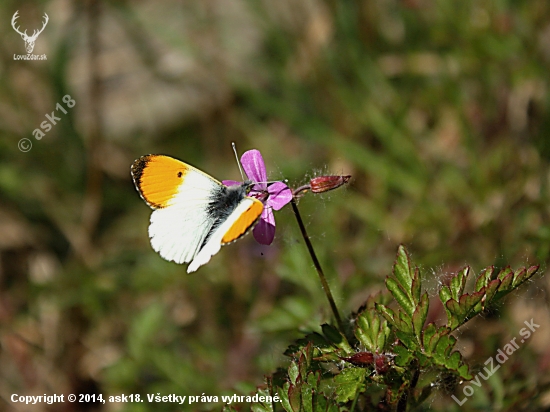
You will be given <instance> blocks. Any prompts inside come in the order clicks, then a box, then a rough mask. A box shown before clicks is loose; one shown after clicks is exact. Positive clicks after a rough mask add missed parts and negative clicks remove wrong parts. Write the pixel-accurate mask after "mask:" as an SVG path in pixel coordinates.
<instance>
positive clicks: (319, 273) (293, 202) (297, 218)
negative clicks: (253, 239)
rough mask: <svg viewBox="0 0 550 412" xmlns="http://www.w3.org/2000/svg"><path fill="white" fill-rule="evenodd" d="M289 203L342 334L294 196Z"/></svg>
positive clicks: (340, 322) (332, 300) (337, 314)
mask: <svg viewBox="0 0 550 412" xmlns="http://www.w3.org/2000/svg"><path fill="white" fill-rule="evenodd" d="M290 203H291V204H292V210H293V211H294V216H296V220H297V221H298V226H300V231H301V232H302V236H303V238H304V241H305V242H306V246H307V250H308V251H309V255H310V256H311V260H313V265H314V266H315V269H316V270H317V274H318V275H319V279H320V280H321V285H322V286H323V290H324V291H325V295H326V296H327V299H328V303H329V304H330V308H331V309H332V313H333V314H334V317H335V318H336V323H337V324H338V329H339V330H340V333H342V335H344V325H343V323H342V319H341V318H340V313H339V312H338V308H337V307H336V303H335V302H334V298H333V297H332V292H331V291H330V287H329V286H328V282H327V279H326V278H325V274H324V273H323V269H322V268H321V264H320V263H319V260H318V259H317V255H316V254H315V250H314V249H313V245H312V244H311V240H310V239H309V236H308V234H307V231H306V227H305V226H304V222H303V221H302V217H301V216H300V212H299V211H298V205H297V204H296V201H295V200H294V198H292V200H291V201H290Z"/></svg>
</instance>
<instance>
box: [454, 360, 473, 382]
mask: <svg viewBox="0 0 550 412" xmlns="http://www.w3.org/2000/svg"><path fill="white" fill-rule="evenodd" d="M457 372H458V374H459V375H460V377H461V378H462V379H465V380H467V381H469V380H471V379H473V378H474V377H473V376H472V375H471V374H470V368H469V367H468V365H466V364H463V365H460V367H459V368H458V369H457Z"/></svg>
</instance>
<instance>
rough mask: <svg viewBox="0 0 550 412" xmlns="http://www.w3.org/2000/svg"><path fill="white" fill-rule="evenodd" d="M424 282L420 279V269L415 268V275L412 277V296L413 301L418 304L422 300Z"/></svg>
mask: <svg viewBox="0 0 550 412" xmlns="http://www.w3.org/2000/svg"><path fill="white" fill-rule="evenodd" d="M421 286H422V282H421V281H420V270H419V269H418V268H414V276H413V279H412V286H411V297H412V300H413V303H415V304H418V303H419V302H420V294H421V293H422V287H421Z"/></svg>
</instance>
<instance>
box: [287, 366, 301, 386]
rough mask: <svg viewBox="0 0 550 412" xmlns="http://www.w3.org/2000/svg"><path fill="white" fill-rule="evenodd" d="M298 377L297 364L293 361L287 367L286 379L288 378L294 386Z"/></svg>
mask: <svg viewBox="0 0 550 412" xmlns="http://www.w3.org/2000/svg"><path fill="white" fill-rule="evenodd" d="M299 375H300V369H299V367H298V364H297V363H296V362H294V361H292V362H290V365H289V367H288V377H289V378H290V382H291V383H292V384H293V385H296V380H297V379H298V376H299Z"/></svg>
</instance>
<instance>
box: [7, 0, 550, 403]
mask: <svg viewBox="0 0 550 412" xmlns="http://www.w3.org/2000/svg"><path fill="white" fill-rule="evenodd" d="M16 10H19V16H20V17H19V19H18V24H19V25H20V26H21V30H24V29H25V28H27V29H28V31H27V32H28V33H31V32H32V31H33V30H34V29H36V28H39V27H41V24H42V21H43V14H44V13H47V14H48V16H49V22H48V24H47V26H46V27H45V29H44V31H43V32H42V33H41V34H40V35H39V36H38V38H37V40H36V46H35V49H34V52H33V53H35V54H38V55H41V54H46V56H47V60H42V61H24V60H15V59H14V55H20V54H26V52H25V48H24V43H23V41H22V39H21V37H20V36H19V35H18V34H17V33H16V32H15V31H14V30H13V28H12V27H11V26H10V21H11V19H12V16H13V14H14V13H15V12H16ZM0 21H1V22H2V24H0V73H1V76H0V148H1V150H0V159H1V160H0V193H1V195H0V196H1V197H0V257H1V260H0V410H2V411H33V412H34V411H153V410H154V411H180V410H219V409H220V408H221V405H220V404H217V405H212V404H205V403H201V404H195V405H192V406H191V407H190V406H188V405H187V406H184V407H180V406H178V405H175V404H166V403H164V404H162V403H161V404H151V403H148V402H144V403H140V404H121V403H119V404H117V403H109V402H108V403H107V404H105V405H98V404H83V403H80V404H68V403H65V404H57V405H46V404H39V405H33V406H25V405H21V404H14V403H12V402H11V401H10V396H11V394H14V393H17V394H22V395H43V394H53V393H58V394H61V393H64V394H69V393H85V394H99V393H101V394H103V396H104V397H105V398H107V397H108V396H110V395H117V394H121V393H125V394H132V393H133V394H141V396H142V398H143V397H145V396H146V394H153V393H154V394H156V393H160V394H161V395H168V394H171V393H174V394H178V395H201V394H203V393H204V394H206V395H217V396H221V395H223V394H234V393H237V394H249V393H250V392H251V391H253V390H254V388H255V387H256V386H257V385H260V384H262V383H263V379H264V378H263V377H264V375H267V374H270V373H272V372H273V371H275V369H276V368H277V367H279V366H284V365H285V362H286V359H285V357H284V356H283V355H282V353H283V351H284V350H285V348H286V347H287V346H288V345H289V344H290V343H292V342H293V340H294V339H296V338H298V337H300V336H303V334H304V333H305V332H307V331H311V330H319V328H320V325H321V324H322V323H324V322H329V321H330V320H331V318H330V311H329V308H328V304H327V302H326V298H325V296H324V294H323V292H322V290H321V287H320V284H319V282H318V280H317V277H316V274H315V271H314V269H313V266H312V264H311V261H310V258H309V255H308V254H307V252H306V249H305V246H304V244H303V241H302V239H301V238H300V234H299V231H298V228H297V224H296V221H295V219H294V218H293V214H292V211H291V209H290V208H288V207H287V208H285V209H283V210H281V211H280V212H278V213H277V214H276V219H277V235H276V239H275V242H274V243H273V245H272V246H271V247H269V248H261V247H259V246H258V245H257V244H255V242H254V239H253V238H252V236H248V237H247V238H246V239H243V240H241V241H239V242H237V243H236V244H233V245H230V246H227V247H224V248H222V250H221V251H220V253H219V254H218V255H216V256H215V257H214V258H213V259H212V260H211V262H210V263H209V264H208V265H206V266H204V267H202V268H200V270H199V271H198V272H197V273H195V274H193V275H187V274H186V270H185V266H180V265H176V264H174V263H169V262H165V261H164V260H162V259H161V258H160V257H159V256H158V255H157V254H156V253H155V252H154V251H153V250H152V249H151V247H150V245H149V240H148V236H147V226H148V219H149V215H150V210H149V208H148V207H147V206H146V205H145V204H144V203H143V201H142V200H141V199H140V197H139V196H138V194H137V192H136V191H135V189H134V186H133V183H132V181H131V177H130V165H131V163H132V162H133V160H134V159H136V158H137V157H139V156H141V155H143V154H148V153H163V154H169V155H171V156H174V157H177V158H180V159H182V160H184V161H186V162H188V163H191V164H192V165H194V166H196V167H199V168H201V169H202V170H205V171H207V172H208V173H209V174H211V175H213V176H215V177H216V178H218V179H220V180H221V179H239V173H238V168H237V165H236V162H235V159H234V156H233V153H232V151H231V142H233V141H234V142H236V144H237V149H238V151H239V152H240V153H242V152H244V151H246V150H249V149H252V148H256V149H258V150H260V151H261V152H262V154H263V156H264V159H265V161H266V166H267V169H268V174H269V177H270V178H271V179H288V182H289V185H290V186H292V187H297V186H299V185H302V184H304V183H307V182H308V179H309V178H311V177H313V176H317V175H321V174H327V173H335V174H341V173H343V174H351V175H352V176H353V180H352V181H351V183H350V185H349V186H348V187H347V188H346V189H339V190H337V191H334V192H330V193H328V194H326V195H311V194H310V195H307V196H305V197H304V198H303V199H301V201H300V205H299V207H300V210H301V212H302V214H303V216H304V218H305V221H306V224H307V227H308V230H309V233H310V235H311V238H312V242H313V244H314V246H315V248H316V251H317V253H318V255H319V258H320V260H321V263H322V265H323V267H324V269H325V271H326V273H327V276H328V277H329V282H330V284H331V286H332V288H333V293H334V294H335V297H336V300H337V304H338V305H339V308H340V310H341V312H342V313H343V315H344V316H347V315H348V314H349V313H350V312H351V311H354V310H357V309H358V307H359V306H360V305H361V304H362V303H364V301H365V299H366V297H367V296H368V295H369V294H371V293H374V292H376V291H378V290H380V289H381V288H383V280H384V277H385V276H386V275H387V274H388V273H390V271H391V266H392V262H393V259H394V256H395V252H396V250H397V246H398V245H399V244H400V243H403V244H405V245H406V246H407V248H408V249H409V250H410V251H411V253H412V257H413V260H414V262H415V263H416V264H418V265H419V266H420V267H421V270H422V273H423V277H424V284H425V286H426V288H427V290H429V291H430V294H431V295H432V296H433V297H434V299H435V297H436V292H437V286H438V285H439V284H441V283H444V282H446V281H448V278H449V276H450V274H452V273H456V271H457V270H458V269H460V268H461V267H463V266H464V265H471V266H472V268H473V270H474V271H475V272H479V271H480V270H481V269H482V268H484V267H486V266H489V265H495V266H496V267H498V268H501V267H503V266H506V265H508V264H509V265H512V267H514V268H517V267H521V266H526V265H533V264H540V265H541V269H540V272H539V275H537V276H535V278H534V280H532V281H530V282H529V283H528V284H527V285H524V286H523V287H521V288H520V290H519V291H517V292H515V293H513V294H512V296H509V297H508V298H507V299H506V300H505V302H504V303H503V304H502V306H501V307H499V308H497V310H495V311H494V312H493V313H491V314H489V315H486V316H484V317H483V318H481V319H479V320H474V321H472V322H470V323H469V324H468V325H466V326H465V327H463V328H461V329H460V331H459V332H458V338H459V341H458V345H457V348H458V349H459V350H460V351H461V352H462V353H463V354H464V356H465V358H466V360H467V362H468V363H469V364H470V365H472V366H474V370H475V365H482V364H483V362H484V361H485V360H486V359H487V358H488V357H489V356H494V355H495V354H496V352H497V349H498V348H501V347H502V346H504V344H506V343H507V342H508V341H509V340H510V339H511V338H513V337H515V336H518V331H519V329H520V328H521V327H523V325H522V324H523V322H524V321H526V320H530V319H531V318H533V319H534V321H535V323H537V324H539V325H541V326H540V328H539V329H538V330H537V332H536V333H535V334H534V335H533V337H532V338H531V339H530V340H529V341H528V342H527V343H525V345H523V346H522V347H521V349H520V350H518V351H517V352H516V353H515V354H514V355H513V356H512V357H511V358H512V359H511V360H509V361H508V362H507V363H506V364H504V365H503V366H502V367H501V369H500V370H499V371H498V373H497V374H496V375H494V376H493V377H492V378H491V379H490V380H489V381H487V382H483V384H482V387H481V388H480V389H477V390H476V392H475V394H474V396H473V397H472V399H470V400H469V401H468V403H466V404H464V405H463V407H462V408H461V409H466V410H473V409H475V408H480V409H485V410H521V409H522V408H526V407H527V406H526V405H529V408H530V409H529V410H536V409H539V408H540V409H541V410H542V409H543V408H544V407H547V406H548V405H550V392H549V386H548V385H549V382H550V379H549V378H550V375H549V369H550V350H549V348H548V342H549V341H550V316H549V311H548V292H547V290H548V279H547V276H546V277H545V276H544V275H545V274H546V272H547V270H548V262H549V259H550V255H549V248H550V207H549V189H550V188H549V183H550V182H549V177H550V169H549V167H548V164H549V159H550V98H549V88H550V84H549V81H550V75H549V73H550V2H548V1H547V0H523V1H522V0H515V1H509V0H475V1H453V0H369V1H366V0H365V1H360V0H345V1H344V0H341V1H338V0H324V1H322V0H301V1H295V0H277V1H270V0H186V1H175V0H172V1H163V2H154V1H145V0H144V1H131V0H127V1H107V0H105V1H99V0H87V1H69V0H53V1H10V0H6V1H2V2H1V3H0ZM65 95H70V96H71V97H72V99H74V101H75V102H76V104H75V106H74V107H73V108H67V107H66V105H64V103H63V100H62V99H63V96H65ZM58 103H59V104H62V105H64V107H65V109H66V110H67V114H66V115H65V114H62V113H61V114H60V113H59V111H57V112H56V115H57V116H58V117H61V120H59V121H57V124H56V125H54V126H53V127H52V129H51V130H50V131H49V132H47V133H46V134H45V135H44V136H43V138H42V139H40V140H38V139H36V138H35V137H34V136H33V134H32V132H33V130H34V129H37V128H40V124H41V122H43V121H44V120H47V119H46V117H45V116H46V114H50V113H51V112H52V111H54V110H55V109H56V104H58ZM23 138H27V139H29V141H30V143H32V148H31V149H30V151H28V152H22V151H20V150H19V149H18V142H19V141H20V139H23ZM434 302H435V301H434ZM434 307H435V304H434ZM439 315H441V310H439V314H438V313H437V311H435V312H434V314H433V318H434V319H435V318H437V317H438V316H439ZM445 389H446V388H445V387H444V385H441V388H440V389H439V390H438V391H436V393H435V394H434V395H433V396H432V397H431V398H430V400H429V401H428V402H427V405H426V406H427V407H429V408H431V409H433V410H453V409H454V410H459V408H458V405H456V404H455V403H454V402H453V401H452V400H451V398H450V395H449V394H448V393H446V392H445ZM458 395H459V394H458ZM242 408H243V409H246V406H244V405H243V406H242Z"/></svg>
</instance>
